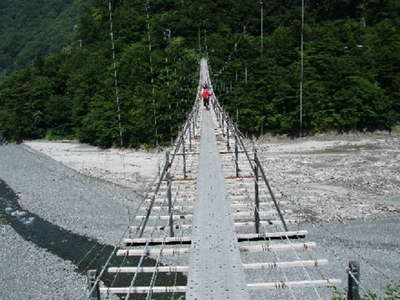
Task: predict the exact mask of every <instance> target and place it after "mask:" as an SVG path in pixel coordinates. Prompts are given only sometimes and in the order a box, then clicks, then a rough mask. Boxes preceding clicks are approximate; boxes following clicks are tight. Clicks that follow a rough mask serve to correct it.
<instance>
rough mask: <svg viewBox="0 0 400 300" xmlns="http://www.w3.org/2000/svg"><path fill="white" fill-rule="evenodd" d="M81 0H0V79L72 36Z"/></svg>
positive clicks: (70, 40)
mask: <svg viewBox="0 0 400 300" xmlns="http://www.w3.org/2000/svg"><path fill="white" fill-rule="evenodd" d="M83 2H84V1H83V0H35V1H27V0H2V1H1V2H0V41H1V42H0V79H1V77H4V76H5V75H6V74H7V73H10V72H12V71H13V70H17V69H20V68H22V67H26V66H27V65H29V64H31V63H32V61H33V60H34V59H35V58H36V57H43V56H45V55H47V54H49V53H56V52H59V51H60V50H61V49H62V48H63V47H66V46H68V45H69V44H71V43H73V42H74V41H75V40H74V38H75V33H74V28H76V27H75V25H77V21H78V18H79V11H80V9H81V6H82V3H83Z"/></svg>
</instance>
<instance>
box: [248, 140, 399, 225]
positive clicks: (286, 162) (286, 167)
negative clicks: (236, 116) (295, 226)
mask: <svg viewBox="0 0 400 300" xmlns="http://www.w3.org/2000/svg"><path fill="white" fill-rule="evenodd" d="M256 144H257V146H258V148H259V150H260V156H261V158H262V161H263V163H264V166H265V168H266V170H267V172H268V177H269V179H270V181H271V183H272V185H273V186H274V189H275V191H279V192H282V193H283V195H284V197H283V198H284V199H285V200H290V201H291V204H290V205H288V206H287V208H289V209H291V210H293V211H294V213H292V214H291V215H290V216H288V217H290V218H294V219H296V220H300V221H335V220H339V221H341V220H351V219H370V218H380V217H391V216H399V215H400V163H399V161H400V136H399V135H389V134H384V133H380V134H365V135H362V134H348V135H338V136H330V135H321V136H317V137H308V138H304V139H294V140H290V139H276V138H275V139H272V138H270V139H267V138H264V139H260V140H259V141H257V142H256Z"/></svg>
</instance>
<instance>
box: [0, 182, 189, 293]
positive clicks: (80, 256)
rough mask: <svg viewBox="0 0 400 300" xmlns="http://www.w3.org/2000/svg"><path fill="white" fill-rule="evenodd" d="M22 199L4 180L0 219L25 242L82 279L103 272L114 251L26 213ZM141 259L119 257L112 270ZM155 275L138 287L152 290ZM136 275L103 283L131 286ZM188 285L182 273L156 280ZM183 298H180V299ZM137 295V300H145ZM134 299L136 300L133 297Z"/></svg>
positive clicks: (140, 279)
mask: <svg viewBox="0 0 400 300" xmlns="http://www.w3.org/2000/svg"><path fill="white" fill-rule="evenodd" d="M18 199H19V198H18V195H17V194H16V193H15V192H14V191H13V190H12V189H11V188H10V187H9V186H8V185H7V183H6V182H4V181H3V180H1V179H0V219H3V220H5V222H6V223H8V224H9V225H11V226H12V228H13V229H14V230H15V231H16V232H17V233H18V234H19V235H20V236H21V237H22V238H24V239H25V240H27V241H29V242H32V243H34V244H35V245H36V246H38V247H40V248H43V249H46V250H48V251H49V252H51V253H52V254H54V255H57V256H58V257H60V258H62V259H63V260H69V261H71V262H72V263H73V264H74V265H75V266H76V268H77V269H76V271H77V272H79V273H80V274H82V275H86V272H87V270H90V269H98V270H100V269H101V268H102V267H103V266H104V264H105V263H106V261H107V259H108V258H109V256H110V254H111V253H112V251H113V249H114V247H113V246H110V245H103V244H100V243H98V242H97V241H96V240H93V239H90V238H88V237H85V236H81V235H78V234H75V233H73V232H71V231H68V230H65V229H63V228H61V227H59V226H56V225H54V224H52V223H50V222H47V221H46V220H44V219H42V218H40V217H39V216H37V215H35V214H33V213H30V212H29V211H26V210H23V209H22V208H21V206H20V205H19V203H18ZM139 258H140V257H126V258H123V257H117V256H113V258H112V259H111V261H110V263H109V266H120V265H122V264H123V266H137V264H138V261H139ZM154 265H155V260H153V259H150V258H147V259H145V260H144V262H143V264H142V266H154ZM152 276H153V274H151V273H149V274H139V276H137V279H136V283H135V285H137V286H148V285H149V283H150V281H151V278H152ZM131 278H132V274H131V275H130V276H129V275H124V274H121V275H118V276H117V278H114V276H112V275H111V274H108V273H107V272H105V273H104V275H103V277H102V281H103V282H104V283H105V285H106V286H114V287H118V286H129V284H130V280H131ZM175 284H176V285H186V276H184V275H183V274H182V273H171V274H163V273H159V274H157V276H156V281H155V284H154V285H155V286H158V285H161V286H173V285H175ZM179 296H181V295H178V294H177V295H176V297H177V298H179ZM145 297H146V295H144V296H143V297H140V296H139V297H138V295H135V299H145ZM131 298H133V297H131ZM163 298H165V295H162V294H161V295H159V296H157V295H154V296H152V299H163Z"/></svg>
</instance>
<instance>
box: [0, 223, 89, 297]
mask: <svg viewBox="0 0 400 300" xmlns="http://www.w3.org/2000/svg"><path fill="white" fill-rule="evenodd" d="M0 222H1V221H0ZM0 245H1V251H0V266H1V268H0V299H2V300H16V299H32V300H43V299H49V300H50V299H65V300H73V299H79V297H80V296H82V295H83V294H84V293H85V291H84V288H85V285H86V278H85V277H84V276H81V275H79V274H78V273H76V272H74V269H75V267H74V266H73V265H72V264H71V263H70V262H68V261H64V260H62V259H61V258H59V257H57V256H55V255H52V254H50V253H49V252H47V251H46V250H45V249H42V248H38V247H36V246H34V245H33V244H31V243H29V242H27V241H25V240H24V239H23V238H21V237H20V236H19V235H18V234H17V233H16V232H15V231H14V230H13V228H12V227H11V226H9V225H6V224H0Z"/></svg>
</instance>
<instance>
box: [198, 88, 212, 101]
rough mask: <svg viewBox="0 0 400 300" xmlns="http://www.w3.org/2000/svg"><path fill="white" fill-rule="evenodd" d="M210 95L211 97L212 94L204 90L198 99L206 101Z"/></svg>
mask: <svg viewBox="0 0 400 300" xmlns="http://www.w3.org/2000/svg"><path fill="white" fill-rule="evenodd" d="M211 95H212V92H210V91H209V90H206V89H204V90H203V92H202V93H201V94H200V97H201V98H203V99H208V98H209V97H210V96H211Z"/></svg>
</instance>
